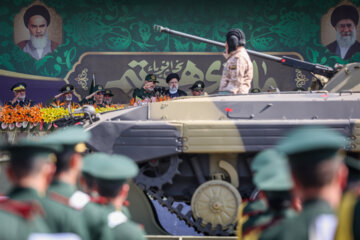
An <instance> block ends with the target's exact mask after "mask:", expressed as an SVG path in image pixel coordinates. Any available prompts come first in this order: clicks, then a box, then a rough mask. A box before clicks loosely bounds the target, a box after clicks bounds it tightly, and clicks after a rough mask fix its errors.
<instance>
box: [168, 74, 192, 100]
mask: <svg viewBox="0 0 360 240" xmlns="http://www.w3.org/2000/svg"><path fill="white" fill-rule="evenodd" d="M179 81H180V77H179V75H178V74H177V73H170V74H169V75H168V76H167V77H166V83H167V84H168V85H169V89H168V90H166V91H165V94H166V95H168V96H169V97H171V98H174V97H182V96H187V94H186V92H184V91H182V90H180V89H179Z"/></svg>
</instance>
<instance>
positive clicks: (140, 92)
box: [133, 88, 155, 99]
mask: <svg viewBox="0 0 360 240" xmlns="http://www.w3.org/2000/svg"><path fill="white" fill-rule="evenodd" d="M152 97H155V91H151V92H148V91H146V90H145V89H144V88H135V89H134V92H133V98H135V99H136V98H140V99H145V98H152Z"/></svg>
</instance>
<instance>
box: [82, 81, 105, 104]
mask: <svg viewBox="0 0 360 240" xmlns="http://www.w3.org/2000/svg"><path fill="white" fill-rule="evenodd" d="M104 93H105V90H104V87H103V86H101V85H96V86H95V87H94V90H93V92H92V93H91V94H90V95H89V96H86V97H85V98H84V100H82V101H81V102H80V104H81V105H93V106H94V107H96V108H103V107H106V104H105V103H104Z"/></svg>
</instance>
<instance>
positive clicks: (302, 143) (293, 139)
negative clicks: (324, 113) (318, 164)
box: [277, 126, 349, 160]
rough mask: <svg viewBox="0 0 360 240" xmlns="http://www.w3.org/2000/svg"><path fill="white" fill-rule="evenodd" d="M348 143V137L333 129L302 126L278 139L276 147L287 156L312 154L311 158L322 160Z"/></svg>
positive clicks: (309, 155)
mask: <svg viewBox="0 0 360 240" xmlns="http://www.w3.org/2000/svg"><path fill="white" fill-rule="evenodd" d="M348 145H349V140H348V138H347V137H345V136H343V135H341V134H340V133H339V132H337V131H335V130H333V129H330V128H326V127H323V126H303V127H299V128H297V129H295V130H293V131H292V132H290V134H289V135H288V136H287V137H286V138H284V139H283V140H282V141H280V143H279V144H278V146H277V149H278V150H280V151H281V152H284V153H285V154H287V155H288V156H290V155H294V156H295V155H298V154H304V156H305V155H306V157H311V156H312V157H311V158H312V159H311V160H314V159H319V160H322V159H325V158H328V157H331V156H334V155H335V154H336V153H337V152H338V150H339V149H344V148H346V147H347V146H348ZM316 155H317V156H316ZM321 158H322V159H321ZM290 160H291V159H290ZM309 160H310V159H309Z"/></svg>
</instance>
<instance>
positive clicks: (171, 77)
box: [166, 73, 180, 83]
mask: <svg viewBox="0 0 360 240" xmlns="http://www.w3.org/2000/svg"><path fill="white" fill-rule="evenodd" d="M173 78H176V79H177V80H178V81H180V77H179V74H177V73H170V74H169V75H168V76H167V77H166V83H169V82H170V80H171V79H173Z"/></svg>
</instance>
